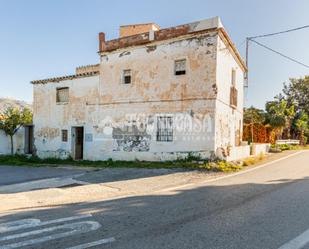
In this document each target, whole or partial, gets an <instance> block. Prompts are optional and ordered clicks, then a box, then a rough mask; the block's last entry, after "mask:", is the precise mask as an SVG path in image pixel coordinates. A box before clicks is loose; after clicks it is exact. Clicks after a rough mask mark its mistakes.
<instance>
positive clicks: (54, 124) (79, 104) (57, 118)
mask: <svg viewBox="0 0 309 249" xmlns="http://www.w3.org/2000/svg"><path fill="white" fill-rule="evenodd" d="M98 84H99V77H98V76H94V77H85V78H78V79H74V80H66V81H60V82H59V83H47V84H35V85H34V88H33V89H34V91H33V97H34V102H33V113H34V116H33V123H34V145H35V150H36V153H37V155H38V156H40V157H67V156H69V155H70V154H71V128H72V126H85V125H87V123H89V120H87V112H88V110H87V106H86V103H87V102H88V101H94V100H95V99H96V98H97V96H98V91H97V89H98ZM60 87H69V102H68V103H56V89H57V88H60ZM62 129H65V130H68V138H69V140H68V142H62V140H61V130H62Z"/></svg>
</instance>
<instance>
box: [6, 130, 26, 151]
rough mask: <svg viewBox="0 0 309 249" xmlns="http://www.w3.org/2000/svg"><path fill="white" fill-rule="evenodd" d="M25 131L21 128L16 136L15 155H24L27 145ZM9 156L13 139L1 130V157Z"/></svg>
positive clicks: (14, 139) (14, 141)
mask: <svg viewBox="0 0 309 249" xmlns="http://www.w3.org/2000/svg"><path fill="white" fill-rule="evenodd" d="M24 134H25V130H24V128H20V129H19V130H18V131H17V133H16V134H15V135H14V138H13V143H14V153H17V154H23V153H24V144H25V135H24ZM1 154H2V155H9V154H11V139H10V137H9V136H6V134H5V133H4V132H3V131H2V130H0V155H1Z"/></svg>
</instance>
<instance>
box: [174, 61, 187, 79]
mask: <svg viewBox="0 0 309 249" xmlns="http://www.w3.org/2000/svg"><path fill="white" fill-rule="evenodd" d="M184 74H186V60H185V59H184V60H177V61H175V75H184Z"/></svg>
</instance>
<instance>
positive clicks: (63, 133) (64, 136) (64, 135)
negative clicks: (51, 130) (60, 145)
mask: <svg viewBox="0 0 309 249" xmlns="http://www.w3.org/2000/svg"><path fill="white" fill-rule="evenodd" d="M61 139H62V142H67V141H68V130H61Z"/></svg>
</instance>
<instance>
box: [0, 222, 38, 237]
mask: <svg viewBox="0 0 309 249" xmlns="http://www.w3.org/2000/svg"><path fill="white" fill-rule="evenodd" d="M40 223H41V221H40V220H39V219H23V220H17V221H12V222H7V223H2V224H0V234H1V233H7V232H12V231H16V230H19V229H25V228H28V227H34V226H37V225H39V224H40Z"/></svg>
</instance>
